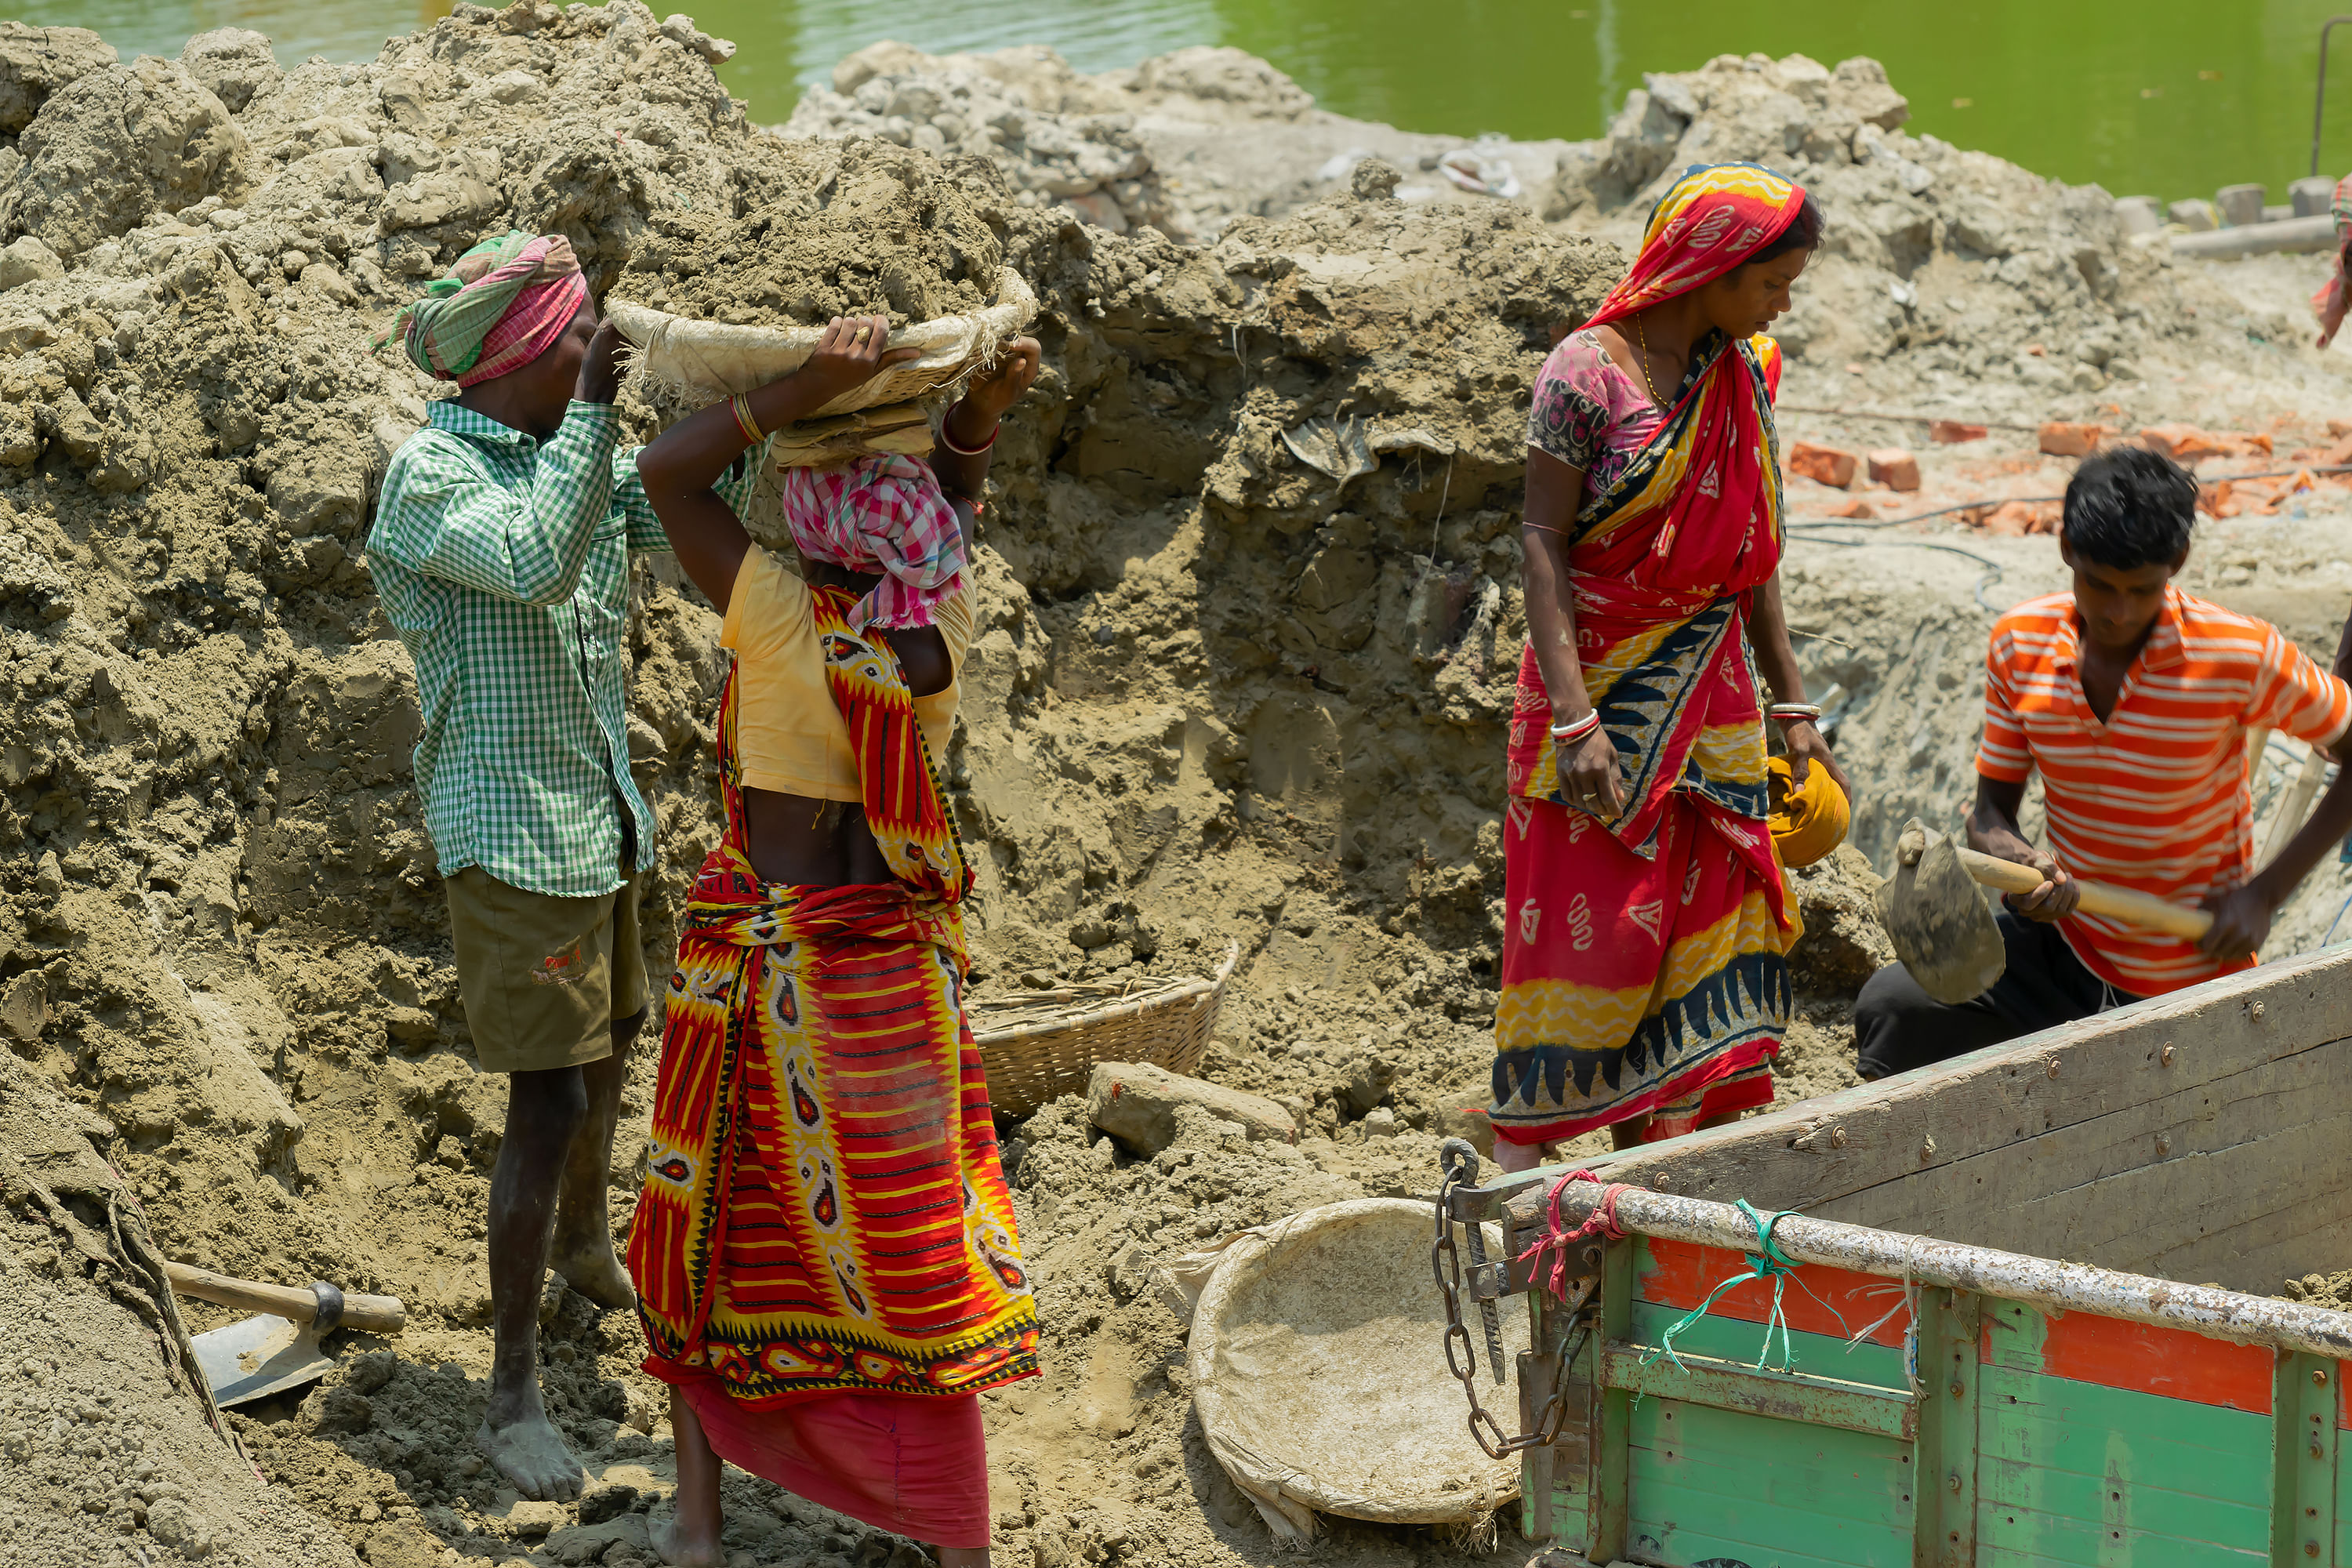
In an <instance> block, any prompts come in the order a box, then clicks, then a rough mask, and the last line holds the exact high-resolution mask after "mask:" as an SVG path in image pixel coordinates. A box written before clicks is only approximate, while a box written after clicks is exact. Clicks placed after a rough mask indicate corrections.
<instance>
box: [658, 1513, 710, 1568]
mask: <svg viewBox="0 0 2352 1568" xmlns="http://www.w3.org/2000/svg"><path fill="white" fill-rule="evenodd" d="M646 1533H647V1534H649V1535H650V1536H651V1537H652V1538H653V1543H654V1550H655V1551H656V1552H659V1553H661V1560H662V1561H663V1562H665V1563H668V1564H670V1568H723V1565H724V1564H725V1563H726V1561H727V1552H726V1551H725V1549H724V1548H722V1547H721V1546H720V1545H719V1538H718V1537H717V1536H715V1535H714V1536H710V1537H708V1538H700V1539H697V1538H687V1532H686V1531H683V1530H681V1529H679V1528H678V1522H677V1521H676V1520H674V1519H666V1520H663V1521H660V1522H659V1523H657V1524H656V1525H654V1526H653V1527H652V1528H651V1529H650V1530H649V1531H647V1532H646Z"/></svg>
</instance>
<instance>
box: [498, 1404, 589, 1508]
mask: <svg viewBox="0 0 2352 1568" xmlns="http://www.w3.org/2000/svg"><path fill="white" fill-rule="evenodd" d="M474 1447H477V1448H478V1449H480V1450H481V1452H482V1457H483V1458H486V1459H488V1460H489V1462H490V1463H492V1464H493V1465H496V1466H497V1467H498V1468H499V1474H500V1475H502V1476H504V1477H506V1479H508V1480H509V1481H511V1482H513V1483H514V1489H515V1490H517V1491H519V1492H520V1493H522V1495H523V1496H525V1497H527V1498H530V1499H532V1500H535V1501H540V1502H568V1501H570V1500H572V1499H573V1498H576V1497H578V1496H579V1495H580V1488H581V1486H582V1484H583V1481H584V1480H585V1479H586V1478H584V1477H583V1475H582V1474H581V1472H580V1461H579V1460H577V1459H575V1458H572V1450H571V1449H570V1448H569V1447H566V1446H565V1444H564V1441H563V1435H562V1433H560V1432H558V1431H557V1430H556V1429H555V1427H554V1426H553V1425H552V1424H551V1423H550V1422H549V1421H548V1419H547V1415H546V1413H545V1412H544V1411H541V1410H537V1409H534V1410H532V1411H531V1412H530V1414H529V1415H525V1416H523V1417H522V1418H520V1420H517V1421H514V1422H511V1423H509V1425H507V1426H496V1427H494V1426H491V1425H490V1424H489V1423H488V1421H485V1422H483V1423H482V1425H481V1429H480V1430H479V1431H478V1432H476V1433H475V1434H474Z"/></svg>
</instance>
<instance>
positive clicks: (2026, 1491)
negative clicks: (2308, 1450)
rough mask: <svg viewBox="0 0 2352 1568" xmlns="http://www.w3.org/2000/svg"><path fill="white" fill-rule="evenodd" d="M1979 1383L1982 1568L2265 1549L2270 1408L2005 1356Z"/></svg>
mask: <svg viewBox="0 0 2352 1568" xmlns="http://www.w3.org/2000/svg"><path fill="white" fill-rule="evenodd" d="M1978 1397H1979V1426H1978V1462H1977V1477H1976V1484H1977V1542H1978V1561H1979V1563H1983V1564H1985V1565H1986V1568H1991V1565H1993V1564H2002V1563H2010V1562H2012V1561H2020V1562H2021V1561H2024V1560H2026V1559H2028V1558H2031V1559H2035V1560H2042V1561H2047V1562H2051V1563H2074V1564H2082V1565H2085V1568H2106V1565H2108V1564H2126V1563H2165V1564H2167V1565H2168V1568H2169V1565H2170V1564H2175V1563H2178V1564H2181V1565H2183V1568H2194V1565H2197V1564H2206V1563H2212V1564H2224V1563H2227V1564H2235V1565H2241V1568H2242V1564H2243V1563H2246V1562H2247V1561H2248V1560H2249V1559H2253V1560H2258V1561H2267V1560H2268V1559H2269V1557H2270V1555H2271V1526H2270V1515H2271V1500H2272V1486H2273V1467H2272V1439H2271V1422H2270V1420H2269V1418H2268V1417H2266V1416H2261V1415H2250V1414H2248V1413H2246V1412H2244V1411H2239V1410H2228V1409H2223V1408H2221V1407H2219V1406H2215V1405H2198V1404H2193V1403H2189V1402H2188V1401H2184V1400H2177V1399H2165V1398H2162V1397H2160V1396H2158V1395H2156V1394H2138V1393H2134V1392H2131V1391H2129V1390H2126V1389H2117V1388H2105V1387H2101V1386H2100V1385H2098V1384H2088V1383H2076V1382H2073V1381H2070V1380H2068V1379H2065V1378H2058V1377H2046V1376H2042V1375H2039V1374H2036V1373H2022V1372H2018V1371H2014V1370H2012V1369H2011V1368H2008V1367H2001V1366H1988V1367H1986V1368H1984V1369H1983V1373H1982V1378H1981V1382H1980V1385H1979V1395H1978Z"/></svg>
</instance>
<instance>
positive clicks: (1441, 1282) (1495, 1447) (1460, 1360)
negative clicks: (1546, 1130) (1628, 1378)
mask: <svg viewBox="0 0 2352 1568" xmlns="http://www.w3.org/2000/svg"><path fill="white" fill-rule="evenodd" d="M1473 1168H1474V1169H1475V1167H1473ZM1463 1170H1464V1167H1462V1166H1460V1165H1456V1164H1454V1163H1447V1165H1446V1166H1445V1170H1444V1176H1443V1178H1442V1179H1441V1180H1440V1181H1439V1183H1438V1187H1437V1240H1436V1242H1435V1244H1434V1245H1433V1246H1432V1247H1430V1249H1429V1271H1430V1273H1431V1274H1432V1275H1433V1276H1434V1277H1435V1278H1436V1280H1437V1290H1438V1294H1439V1295H1441V1296H1443V1297H1444V1299H1445V1369H1446V1370H1447V1371H1448V1372H1450V1373H1453V1374H1454V1378H1455V1379H1456V1380H1457V1381H1458V1382H1460V1384H1462V1394H1463V1397H1464V1398H1465V1399H1467V1400H1468V1401H1469V1402H1470V1436H1473V1437H1475V1438H1476V1439H1477V1440H1478V1447H1481V1448H1483V1449H1485V1450H1486V1457H1487V1458H1492V1459H1502V1458H1509V1457H1510V1456H1511V1455H1513V1454H1516V1453H1518V1452H1519V1451H1521V1450H1522V1449H1526V1448H1541V1447H1549V1446H1550V1445H1551V1444H1553V1443H1555V1442H1557V1441H1559V1429H1560V1427H1561V1426H1563V1425H1564V1424H1565V1423H1566V1421H1567V1418H1568V1369H1569V1368H1570V1366H1572V1365H1574V1364H1575V1363H1576V1358H1577V1357H1578V1356H1579V1355H1580V1354H1581V1353H1583V1350H1584V1342H1585V1340H1586V1339H1587V1338H1588V1337H1590V1335H1591V1331H1592V1321H1591V1311H1590V1310H1589V1309H1583V1308H1580V1310H1577V1311H1575V1312H1573V1313H1572V1314H1570V1316H1569V1319H1568V1321H1567V1322H1566V1323H1565V1324H1564V1325H1563V1326H1562V1328H1561V1331H1560V1336H1559V1344H1558V1345H1557V1346H1555V1347H1554V1348H1555V1349H1556V1350H1557V1352H1559V1353H1558V1354H1557V1356H1556V1357H1555V1358H1554V1359H1555V1364H1556V1365H1557V1366H1558V1368H1559V1371H1558V1373H1556V1374H1555V1375H1554V1376H1553V1379H1552V1385H1551V1394H1550V1397H1549V1398H1548V1399H1546V1400H1545V1401H1544V1406H1543V1409H1542V1411H1541V1412H1540V1413H1539V1414H1538V1416H1537V1418H1536V1425H1535V1430H1533V1431H1532V1432H1523V1433H1521V1434H1519V1436H1516V1437H1506V1436H1503V1428H1502V1426H1500V1425H1499V1424H1497V1423H1496V1420H1495V1418H1494V1416H1493V1415H1489V1414H1488V1413H1487V1411H1486V1406H1485V1405H1481V1404H1479V1403H1478V1352H1477V1348H1476V1346H1475V1345H1474V1344H1473V1343H1472V1342H1471V1339H1470V1330H1469V1328H1468V1327H1467V1326H1466V1325H1465V1323H1464V1322H1463V1321H1462V1255H1461V1253H1460V1251H1459V1250H1458V1249H1457V1248H1456V1247H1454V1219H1453V1209H1454V1204H1453V1198H1454V1188H1456V1187H1459V1186H1464V1185H1466V1184H1467V1183H1466V1182H1465V1180H1464V1176H1463Z"/></svg>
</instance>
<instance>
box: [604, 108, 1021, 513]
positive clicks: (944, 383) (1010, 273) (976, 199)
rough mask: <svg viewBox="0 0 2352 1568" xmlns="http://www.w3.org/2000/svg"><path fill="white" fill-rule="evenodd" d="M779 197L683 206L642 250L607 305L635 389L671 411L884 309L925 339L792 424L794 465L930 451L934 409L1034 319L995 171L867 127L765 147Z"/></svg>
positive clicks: (788, 462) (767, 377) (781, 365)
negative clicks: (720, 207)
mask: <svg viewBox="0 0 2352 1568" xmlns="http://www.w3.org/2000/svg"><path fill="white" fill-rule="evenodd" d="M763 147H764V149H765V151H766V154H767V156H766V159H765V163H764V166H763V168H762V169H761V176H762V181H763V183H765V184H767V186H768V187H769V195H768V196H767V198H766V199H765V200H763V201H761V202H760V203H759V204H758V205H755V206H753V207H751V209H750V210H748V211H746V212H744V213H743V214H742V215H741V216H737V217H732V218H725V219H709V220H704V221H699V222H697V221H692V220H690V219H672V220H670V221H669V222H668V223H667V224H666V225H665V226H663V227H662V228H661V230H660V231H659V232H656V233H655V234H653V235H649V236H647V237H646V239H645V240H644V241H643V242H642V243H640V244H639V245H638V246H637V247H636V248H635V251H634V252H633V253H632V255H631V257H630V259H629V263H628V266H627V267H626V268H625V269H624V271H623V272H622V274H621V276H620V278H619V279H618V280H617V281H616V282H615V283H614V288H613V291H612V295H611V296H610V297H609V298H608V299H607V300H606V301H605V306H604V309H605V313H606V314H607V315H609V316H610V317H611V318H612V320H613V323H614V326H616V327H618V328H619V329H620V330H621V333H622V335H623V336H624V337H625V338H627V339H628V341H629V343H630V346H631V349H632V355H631V387H632V390H634V391H635V393H636V395H638V396H639V397H641V398H642V399H643V400H644V401H645V402H646V404H647V405H650V406H651V407H652V409H653V411H654V412H655V413H656V415H657V416H661V417H662V418H664V419H668V418H674V417H676V416H679V415H682V414H686V413H690V412H692V411H693V410H695V409H698V408H702V407H705V406H707V405H710V404H713V403H716V402H719V401H720V400H721V399H723V398H729V397H733V396H735V395H737V394H739V393H745V392H749V391H751V389H752V388H753V387H756V386H760V385H762V384H766V383H768V382H771V381H774V380H776V379H777V378H778V377H780V376H783V375H788V374H791V373H792V372H793V371H795V370H797V369H799V368H800V366H801V365H802V364H803V363H805V362H806V361H807V359H808V357H809V355H810V353H812V352H814V349H815V348H816V344H817V340H818V339H819V338H820V337H821V336H822V335H823V334H824V327H825V323H826V322H827V321H830V320H831V319H832V318H833V317H835V316H865V315H880V316H885V317H887V318H888V321H889V323H890V335H889V340H888V345H887V346H889V347H890V348H894V349H895V348H914V349H918V350H919V351H921V352H920V353H919V354H918V355H917V357H916V358H914V359H913V360H910V361H908V363H903V364H898V365H894V366H892V367H891V368H889V369H888V370H886V371H884V372H883V373H882V374H879V375H877V376H876V377H875V378H874V379H873V380H871V381H868V382H866V384H863V385H861V386H858V387H856V388H853V389H852V390H851V391H848V392H846V393H844V394H843V395H841V396H839V397H836V398H835V399H834V400H833V401H832V402H830V403H828V404H826V405H824V407H823V408H820V409H818V410H816V412H815V413H814V414H813V415H812V416H810V417H809V418H807V419H804V420H803V421H801V422H800V423H798V424H796V425H793V426H790V427H788V428H786V429H785V430H782V431H781V432H779V433H778V437H777V441H776V445H775V447H774V455H775V459H776V461H777V462H778V463H779V464H780V465H782V466H784V467H799V466H803V465H815V464H820V463H825V462H830V461H833V460H835V459H836V458H844V457H850V456H855V455H856V454H859V453H864V452H899V453H907V454H920V453H923V452H928V451H929V450H930V443H931V435H930V426H929V419H928V417H927V414H928V413H929V412H932V411H935V410H936V407H937V405H939V404H940V403H943V402H945V401H946V400H947V399H948V398H950V397H951V396H953V395H954V394H955V393H956V392H957V391H958V390H959V389H960V388H961V386H962V385H963V384H964V383H965V382H966V381H967V380H969V379H970V378H971V374H972V373H973V372H975V371H978V370H981V369H983V368H985V367H986V366H988V365H990V364H992V363H995V360H996V356H997V354H998V353H999V351H1001V350H1002V349H1003V345H1004V344H1005V342H1007V341H1008V340H1010V339H1012V338H1013V337H1014V336H1015V335H1017V334H1018V333H1020V332H1021V331H1023V330H1024V328H1026V327H1027V326H1028V325H1029V323H1030V322H1031V321H1034V319H1035V318H1036V314H1037V297H1036V295H1035V294H1034V292H1033V291H1032V290H1031V289H1030V287H1029V285H1028V283H1027V282H1026V281H1024V279H1022V277H1021V276H1020V275H1019V274H1018V273H1017V272H1015V271H1014V270H1013V269H1012V268H1010V267H1008V266H1007V265H1006V261H1007V257H1006V255H1005V249H1004V241H1003V237H1002V235H1001V234H1000V232H999V230H998V228H997V227H996V226H993V225H992V222H991V219H992V216H993V214H992V200H996V199H1001V198H1002V197H1003V192H1002V190H1001V188H1000V187H999V185H998V184H997V183H996V182H994V181H993V179H992V176H990V175H989V174H987V172H986V170H985V168H984V166H982V167H981V168H977V169H976V168H973V167H971V166H967V165H962V164H958V165H955V166H952V167H951V166H950V165H947V164H943V163H940V161H938V160H937V159H933V158H930V157H927V156H925V155H923V154H921V153H914V152H911V151H909V150H908V149H906V148H903V147H897V146H894V145H892V144H891V143H889V142H882V141H877V140H874V139H870V138H869V139H866V140H863V141H858V142H840V143H827V144H818V143H805V142H783V141H775V142H766V143H763Z"/></svg>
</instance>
